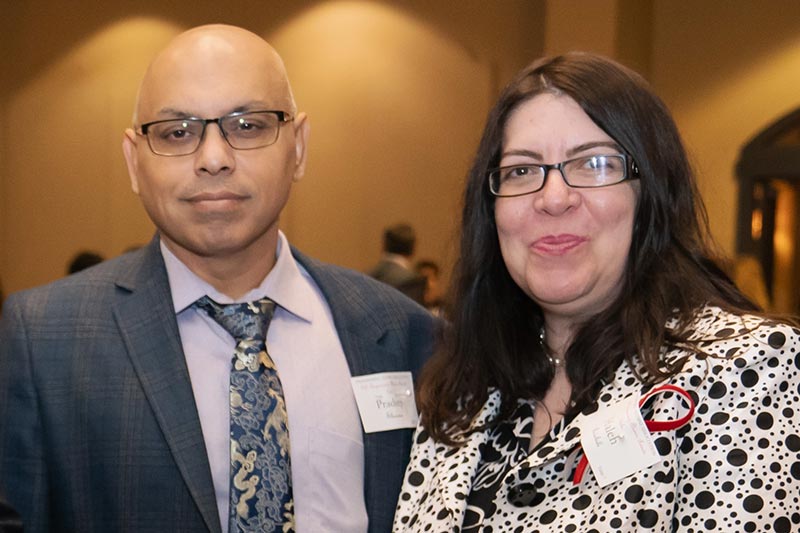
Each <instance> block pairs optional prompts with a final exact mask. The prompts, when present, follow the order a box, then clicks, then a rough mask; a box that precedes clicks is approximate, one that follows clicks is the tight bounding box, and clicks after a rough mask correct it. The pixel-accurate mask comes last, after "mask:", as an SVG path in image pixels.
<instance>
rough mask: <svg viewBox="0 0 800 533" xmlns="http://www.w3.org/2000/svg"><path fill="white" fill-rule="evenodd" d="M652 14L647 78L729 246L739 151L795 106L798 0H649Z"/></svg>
mask: <svg viewBox="0 0 800 533" xmlns="http://www.w3.org/2000/svg"><path fill="white" fill-rule="evenodd" d="M653 20H654V28H653V59H652V74H653V75H652V81H653V83H654V85H655V87H656V90H657V91H658V93H659V94H660V95H661V96H662V97H663V98H664V100H665V101H666V103H667V105H668V106H669V107H670V109H671V110H672V112H673V114H674V116H675V119H676V121H677V123H678V126H679V128H680V130H681V133H682V134H683V136H684V140H685V142H686V145H687V147H688V149H689V151H690V153H691V154H692V156H693V157H694V163H695V167H696V169H697V171H698V175H699V182H700V189H701V192H702V194H703V196H704V197H705V199H706V203H707V207H708V211H709V216H710V219H711V228H712V231H713V233H714V235H715V236H716V238H717V239H718V241H719V243H720V244H721V245H722V246H723V248H724V249H726V250H727V251H728V252H729V253H732V252H733V251H734V242H735V241H734V240H735V224H736V202H737V197H736V194H737V191H738V187H737V183H736V178H735V173H734V166H735V164H736V160H737V158H738V154H739V150H740V149H741V148H742V147H743V146H744V145H745V144H747V142H748V141H749V140H750V138H751V137H752V136H753V135H755V134H756V133H758V132H760V131H761V130H762V129H763V128H764V127H766V126H768V125H769V124H771V123H772V122H774V121H775V120H777V119H778V118H780V117H782V116H783V115H785V114H787V113H789V112H790V111H792V110H794V109H796V108H797V107H798V106H800V90H798V87H800V2H797V1H796V0H770V1H769V2H749V1H734V2H731V1H728V0H704V1H702V2H686V1H674V0H655V3H654V19H653ZM799 170H800V169H799Z"/></svg>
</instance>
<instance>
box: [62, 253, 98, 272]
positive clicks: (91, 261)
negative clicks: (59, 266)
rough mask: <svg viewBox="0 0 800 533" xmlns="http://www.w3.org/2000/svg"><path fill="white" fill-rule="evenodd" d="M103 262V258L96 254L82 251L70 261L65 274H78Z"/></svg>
mask: <svg viewBox="0 0 800 533" xmlns="http://www.w3.org/2000/svg"><path fill="white" fill-rule="evenodd" d="M104 260H105V258H104V257H103V256H102V255H100V254H99V253H97V252H93V251H91V250H82V251H80V252H78V253H77V254H75V256H74V257H73V258H72V259H71V260H70V262H69V265H67V274H74V273H76V272H80V271H81V270H84V269H87V268H89V267H90V266H94V265H96V264H99V263H102V262H103V261H104Z"/></svg>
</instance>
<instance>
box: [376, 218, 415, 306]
mask: <svg viewBox="0 0 800 533" xmlns="http://www.w3.org/2000/svg"><path fill="white" fill-rule="evenodd" d="M416 241H417V236H416V234H415V233H414V228H412V227H411V226H410V225H408V224H395V225H393V226H389V227H388V228H386V229H385V230H384V231H383V253H382V254H381V260H380V261H379V262H378V264H377V265H375V266H374V267H373V268H372V270H370V271H369V275H370V276H372V277H373V278H375V279H377V280H378V281H382V282H383V283H386V284H387V285H391V286H392V287H394V288H395V289H397V290H399V291H400V292H402V293H403V294H405V295H406V296H408V297H409V298H411V299H412V300H414V301H415V302H417V303H419V304H422V303H423V302H424V297H425V285H426V283H427V282H426V280H425V278H424V277H423V276H421V275H419V274H417V273H416V272H414V270H413V269H412V267H411V256H412V255H414V246H415V245H416Z"/></svg>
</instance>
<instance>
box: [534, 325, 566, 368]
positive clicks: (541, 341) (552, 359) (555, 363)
mask: <svg viewBox="0 0 800 533" xmlns="http://www.w3.org/2000/svg"><path fill="white" fill-rule="evenodd" d="M539 344H540V345H541V346H542V350H543V351H544V353H545V354H546V355H547V361H548V362H549V363H550V365H551V366H552V367H553V368H554V369H557V368H558V367H560V366H561V359H559V358H558V357H553V356H552V355H551V354H550V350H549V349H548V348H547V343H546V342H545V338H544V326H542V327H541V329H540V330H539Z"/></svg>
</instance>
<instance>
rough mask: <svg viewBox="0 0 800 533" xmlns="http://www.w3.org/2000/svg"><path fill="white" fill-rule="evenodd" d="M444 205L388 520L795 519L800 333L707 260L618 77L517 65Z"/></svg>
mask: <svg viewBox="0 0 800 533" xmlns="http://www.w3.org/2000/svg"><path fill="white" fill-rule="evenodd" d="M464 202H465V205H464V211H463V221H462V236H461V251H460V257H459V261H458V264H457V267H456V272H455V275H454V284H453V287H454V288H453V291H452V295H451V296H452V297H451V304H452V305H450V307H449V310H448V316H449V317H450V318H451V320H452V323H451V328H450V330H449V331H448V332H447V333H446V335H445V339H444V343H443V346H442V347H441V349H440V351H439V353H438V354H437V355H436V356H435V357H434V359H433V360H432V361H431V363H430V364H429V366H428V367H427V368H426V371H425V372H424V375H423V377H422V380H421V382H420V386H419V388H420V391H419V400H420V406H421V413H422V416H421V421H420V427H419V429H418V432H417V436H416V440H415V445H414V449H413V451H412V455H411V462H410V464H409V467H408V469H407V471H406V477H405V483H404V487H403V490H402V492H401V496H400V501H399V504H398V509H397V514H396V517H395V523H394V529H395V531H461V532H477V531H493V532H500V531H502V532H506V531H509V532H510V531H514V532H536V531H542V532H544V531H554V532H555V531H558V532H562V531H564V532H578V531H580V532H586V531H594V532H611V531H613V532H617V531H640V530H647V531H675V530H678V529H680V530H681V531H700V530H702V531H706V530H712V531H713V530H716V531H726V532H729V531H737V532H738V531H776V532H781V531H789V530H790V529H791V528H792V527H796V525H795V524H796V523H797V522H798V521H800V518H799V517H800V504H798V496H797V494H798V491H799V490H800V480H799V478H800V454H799V453H798V452H800V427H799V426H800V424H798V420H797V418H796V417H795V416H794V411H795V410H796V409H798V408H800V398H798V394H799V393H798V385H800V376H799V375H798V366H797V364H800V358H799V359H798V363H796V362H795V357H796V356H797V353H798V350H800V340H798V332H797V331H796V330H795V329H793V328H792V327H791V326H789V325H786V324H783V323H780V322H778V321H775V320H772V319H770V318H768V317H766V316H764V315H762V314H760V313H758V312H757V310H756V309H755V307H754V306H753V305H752V304H751V303H750V302H749V301H748V300H747V299H746V298H745V297H744V296H743V295H742V294H741V293H740V292H739V291H738V290H737V289H736V288H735V286H734V285H733V284H732V283H731V282H730V280H729V279H728V278H727V277H726V276H725V275H724V274H723V273H722V271H721V270H720V269H718V268H717V267H716V266H715V263H714V261H713V260H712V253H711V251H710V248H709V245H708V244H707V242H708V239H707V233H708V231H707V221H706V218H705V211H704V209H703V207H702V205H701V202H700V200H699V197H698V196H697V191H696V186H695V183H694V178H693V176H692V172H691V169H690V167H689V164H688V163H687V157H686V154H685V152H684V149H683V147H682V144H681V141H680V138H679V136H678V132H677V129H676V127H675V124H674V123H673V121H672V119H671V118H670V116H669V113H668V111H667V110H666V108H665V107H664V105H663V104H662V103H661V101H660V100H659V99H658V98H657V97H656V96H655V95H654V94H653V93H652V92H651V91H650V89H649V88H648V87H647V84H646V83H645V82H644V81H643V80H642V79H641V78H640V77H639V76H638V75H636V74H635V73H633V72H631V71H629V70H628V69H626V68H624V67H622V66H621V65H618V64H616V63H614V62H612V61H610V60H607V59H604V58H601V57H597V56H592V55H587V54H578V53H573V54H567V55H564V56H560V57H555V58H550V59H544V60H541V61H538V62H536V63H534V64H533V65H531V66H529V67H528V68H526V69H525V70H523V71H522V72H521V73H520V75H519V76H518V77H517V78H516V79H515V80H514V81H513V82H512V83H511V84H510V85H509V86H508V87H507V88H506V89H505V91H504V92H503V94H502V95H501V96H500V99H499V101H498V103H497V104H496V105H495V107H494V109H493V110H492V112H491V114H490V116H489V119H488V123H487V125H486V128H485V131H484V134H483V138H482V141H481V144H480V147H479V149H478V154H477V156H476V159H475V162H474V164H473V167H472V169H471V171H470V174H469V179H468V183H467V188H466V191H465V196H464ZM631 406H632V407H631ZM637 417H639V418H638V420H637ZM641 417H643V418H644V419H646V420H647V422H642V420H641ZM645 424H646V427H645ZM651 432H652V433H651ZM626 447H627V448H626ZM590 450H591V454H590V453H589V452H590ZM620 450H622V451H623V452H622V453H621V454H620ZM615 454H616V455H615Z"/></svg>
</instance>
